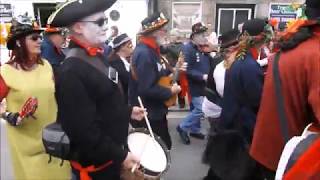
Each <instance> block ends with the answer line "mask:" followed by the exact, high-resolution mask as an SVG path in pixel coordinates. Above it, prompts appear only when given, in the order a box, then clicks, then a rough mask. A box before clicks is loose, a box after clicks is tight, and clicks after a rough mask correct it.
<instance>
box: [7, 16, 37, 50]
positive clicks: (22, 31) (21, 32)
mask: <svg viewBox="0 0 320 180" xmlns="http://www.w3.org/2000/svg"><path fill="white" fill-rule="evenodd" d="M11 23H12V26H11V27H10V32H9V35H8V39H7V48H8V49H9V50H13V49H14V48H15V46H16V40H18V39H19V38H22V37H25V36H27V35H29V34H32V33H41V32H42V31H43V30H42V29H40V27H39V26H38V25H37V24H36V22H35V21H32V19H31V18H30V17H28V16H27V14H26V15H20V16H18V17H17V18H13V19H12V22H11Z"/></svg>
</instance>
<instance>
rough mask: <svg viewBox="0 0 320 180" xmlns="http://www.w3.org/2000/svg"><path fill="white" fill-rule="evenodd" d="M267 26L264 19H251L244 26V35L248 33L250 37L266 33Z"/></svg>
mask: <svg viewBox="0 0 320 180" xmlns="http://www.w3.org/2000/svg"><path fill="white" fill-rule="evenodd" d="M267 25H268V23H267V21H265V20H263V19H251V20H248V21H246V22H245V23H244V24H243V27H242V33H245V32H247V33H248V35H249V36H258V35H259V34H261V33H263V32H264V31H265V28H266V26H267Z"/></svg>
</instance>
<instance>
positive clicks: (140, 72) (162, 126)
mask: <svg viewBox="0 0 320 180" xmlns="http://www.w3.org/2000/svg"><path fill="white" fill-rule="evenodd" d="M168 22H169V20H168V19H167V18H166V17H165V16H164V15H163V14H162V13H159V12H157V13H155V14H153V15H151V16H150V17H147V18H145V19H144V20H143V21H142V22H141V24H142V31H141V32H140V39H139V44H138V45H137V46H136V48H135V50H134V52H133V56H132V66H131V77H130V82H129V104H131V105H138V102H137V97H138V96H140V97H141V98H142V101H143V103H144V105H145V107H146V109H148V118H149V120H150V124H151V127H152V129H153V132H154V133H156V134H157V135H159V136H160V138H161V139H162V140H163V141H164V142H165V144H166V145H167V147H168V149H171V146H172V142H171V137H170V134H169V130H168V120H167V117H166V116H167V113H168V107H167V106H166V105H165V101H166V100H168V99H170V97H172V96H173V95H176V94H178V93H179V92H180V91H181V88H180V86H178V85H176V84H175V85H173V86H172V87H171V89H169V88H166V87H163V86H161V85H159V84H158V82H159V80H160V78H161V77H164V76H168V75H169V74H170V72H169V71H168V69H165V68H164V67H163V66H162V65H161V60H160V45H161V44H163V43H164V41H165V36H166V30H165V29H164V26H165V25H166V24H167V23H168ZM132 126H133V127H135V128H137V127H146V124H145V122H144V121H142V122H137V121H133V122H132Z"/></svg>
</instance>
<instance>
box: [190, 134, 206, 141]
mask: <svg viewBox="0 0 320 180" xmlns="http://www.w3.org/2000/svg"><path fill="white" fill-rule="evenodd" d="M190 136H191V137H194V138H196V139H201V140H203V139H204V138H205V137H206V136H205V135H204V134H202V133H190Z"/></svg>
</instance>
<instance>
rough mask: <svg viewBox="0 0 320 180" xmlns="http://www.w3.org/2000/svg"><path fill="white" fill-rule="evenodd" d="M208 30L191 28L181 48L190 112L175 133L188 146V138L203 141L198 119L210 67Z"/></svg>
mask: <svg viewBox="0 0 320 180" xmlns="http://www.w3.org/2000/svg"><path fill="white" fill-rule="evenodd" d="M207 30H208V28H207V27H206V26H204V25H203V24H202V23H196V24H194V25H193V26H192V34H191V36H190V41H189V42H188V43H187V44H185V45H184V46H183V47H182V53H183V55H184V57H185V61H186V62H187V63H188V68H187V73H186V74H187V79H188V83H189V91H190V95H191V107H193V108H191V112H190V114H189V115H188V116H187V117H186V118H185V119H184V120H183V121H182V122H181V123H180V124H179V125H178V126H177V131H178V133H179V135H180V137H181V140H182V142H183V143H184V144H190V138H189V134H188V133H189V132H190V136H192V137H194V138H197V139H204V138H205V136H204V134H202V133H201V123H200V119H201V118H203V117H204V113H203V112H202V102H203V97H204V89H205V85H206V81H207V79H208V73H209V67H210V58H211V57H210V54H209V51H208V49H209V47H210V45H209V42H208V40H207V38H206V32H207Z"/></svg>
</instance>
